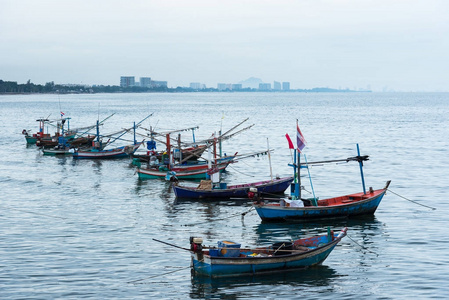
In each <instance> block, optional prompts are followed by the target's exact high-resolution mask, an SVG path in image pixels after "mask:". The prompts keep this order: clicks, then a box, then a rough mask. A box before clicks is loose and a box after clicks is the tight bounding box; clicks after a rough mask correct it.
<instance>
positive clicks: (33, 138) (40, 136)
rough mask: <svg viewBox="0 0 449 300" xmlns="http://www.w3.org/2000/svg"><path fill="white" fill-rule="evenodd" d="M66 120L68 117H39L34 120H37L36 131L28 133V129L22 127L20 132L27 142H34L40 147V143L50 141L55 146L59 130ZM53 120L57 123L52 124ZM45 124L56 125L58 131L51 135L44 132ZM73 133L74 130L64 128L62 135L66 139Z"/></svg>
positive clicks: (71, 136)
mask: <svg viewBox="0 0 449 300" xmlns="http://www.w3.org/2000/svg"><path fill="white" fill-rule="evenodd" d="M67 120H70V118H61V119H58V120H50V119H48V118H40V119H37V120H36V121H37V122H39V131H38V132H37V133H34V134H30V133H29V132H28V130H26V129H24V130H22V134H23V135H24V136H25V140H26V142H27V144H35V145H37V146H39V147H41V146H42V143H46V142H50V143H55V144H54V146H56V145H57V143H58V142H57V141H58V137H60V136H61V134H60V133H59V130H61V129H63V127H64V124H65V122H66V121H67ZM54 122H57V125H54V124H52V123H54ZM45 125H50V126H53V127H56V128H57V130H58V131H57V132H56V133H55V135H53V136H52V135H51V134H49V133H44V127H45ZM75 133H76V132H75V131H73V130H66V131H65V132H64V131H63V134H62V136H63V137H65V138H67V139H69V138H74V137H75Z"/></svg>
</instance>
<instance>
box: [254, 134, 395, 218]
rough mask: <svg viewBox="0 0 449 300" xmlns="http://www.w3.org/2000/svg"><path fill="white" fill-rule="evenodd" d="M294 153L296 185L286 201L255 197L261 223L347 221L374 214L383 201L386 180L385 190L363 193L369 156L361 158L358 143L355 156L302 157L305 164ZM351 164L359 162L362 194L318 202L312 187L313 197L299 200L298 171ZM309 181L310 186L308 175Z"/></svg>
mask: <svg viewBox="0 0 449 300" xmlns="http://www.w3.org/2000/svg"><path fill="white" fill-rule="evenodd" d="M300 135H301V136H302V133H300V131H299V127H298V136H300ZM298 141H299V139H298ZM303 147H304V146H303ZM290 148H291V147H290ZM298 149H299V146H298ZM296 151H297V149H295V155H294V163H293V165H291V166H292V167H293V168H294V175H295V182H294V184H292V187H291V197H289V198H288V199H287V198H285V199H280V200H279V199H275V201H273V199H271V200H272V201H270V199H262V198H258V199H257V201H255V202H254V204H253V206H254V208H255V209H256V212H257V213H258V215H259V217H260V218H261V219H262V220H263V221H290V220H295V221H310V220H317V219H335V218H347V217H352V216H358V215H365V214H374V212H375V211H376V209H377V207H378V206H379V204H380V202H381V201H382V198H383V197H384V195H385V193H386V192H387V189H388V186H389V185H390V182H391V181H387V183H386V185H385V187H384V188H382V189H378V190H373V188H372V187H370V188H369V191H368V192H367V191H366V188H365V179H364V175H363V162H364V161H367V160H368V157H369V156H368V155H365V156H361V155H360V149H359V145H358V144H357V156H355V157H349V158H346V159H337V160H328V161H318V162H307V159H306V158H305V163H300V150H298V152H296ZM296 159H297V160H298V163H296ZM351 161H356V162H358V163H359V166H360V174H361V179H362V187H363V191H362V192H357V193H353V194H348V195H344V196H338V197H332V198H328V199H322V200H319V199H318V198H316V197H315V192H314V189H313V185H312V191H313V198H311V199H303V198H301V188H300V187H301V176H300V169H301V168H307V169H308V168H309V166H311V165H322V164H325V163H340V162H351ZM309 178H310V182H311V184H312V180H311V177H310V173H309Z"/></svg>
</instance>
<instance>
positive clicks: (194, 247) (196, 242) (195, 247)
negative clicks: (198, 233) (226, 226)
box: [190, 236, 203, 261]
mask: <svg viewBox="0 0 449 300" xmlns="http://www.w3.org/2000/svg"><path fill="white" fill-rule="evenodd" d="M202 244H203V239H202V238H199V237H193V236H191V237H190V250H191V251H192V252H193V253H195V254H196V255H197V257H198V260H200V261H201V260H203V246H202Z"/></svg>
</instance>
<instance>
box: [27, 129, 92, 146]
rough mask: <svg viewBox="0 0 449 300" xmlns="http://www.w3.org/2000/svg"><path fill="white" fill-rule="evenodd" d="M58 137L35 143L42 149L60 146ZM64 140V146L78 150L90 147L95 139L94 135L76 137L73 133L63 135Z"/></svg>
mask: <svg viewBox="0 0 449 300" xmlns="http://www.w3.org/2000/svg"><path fill="white" fill-rule="evenodd" d="M59 137H60V136H54V137H52V138H43V139H40V140H38V141H37V142H36V145H37V146H38V147H43V148H52V147H57V146H58V144H60V141H59ZM64 138H65V140H66V144H68V145H69V146H70V147H71V148H79V147H89V146H91V145H92V142H93V141H94V139H95V135H88V136H80V137H76V133H74V132H73V133H71V134H69V135H64Z"/></svg>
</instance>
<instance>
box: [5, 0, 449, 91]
mask: <svg viewBox="0 0 449 300" xmlns="http://www.w3.org/2000/svg"><path fill="white" fill-rule="evenodd" d="M0 5H1V9H0V28H1V30H0V40H1V41H2V42H1V43H0V57H2V59H1V60H0V78H2V79H3V80H10V81H16V82H27V81H28V80H31V81H32V82H35V83H37V84H45V83H47V82H51V81H55V82H58V83H71V84H88V85H94V84H96V85H117V84H118V82H117V78H119V77H120V76H122V75H126V74H134V75H135V76H136V78H137V77H147V76H148V74H151V75H149V76H150V77H154V78H157V79H158V80H159V79H160V80H164V81H167V83H168V87H174V88H176V87H178V86H180V87H188V86H189V84H190V83H191V82H199V83H202V84H205V85H206V86H209V87H212V86H216V84H217V83H235V84H238V83H239V81H242V80H245V79H246V78H250V77H252V76H253V77H256V78H261V79H262V80H263V81H264V82H265V83H271V84H272V88H274V82H275V81H276V82H280V83H282V82H290V88H291V89H310V88H314V87H329V88H335V89H339V88H340V89H347V88H348V89H354V88H355V89H357V90H358V89H366V87H368V86H370V88H371V89H372V90H373V91H389V90H395V91H429V92H430V91H449V78H448V77H447V70H448V69H449V59H448V55H447V53H449V22H448V21H447V19H448V13H447V12H448V11H449V1H445V0H427V1H423V0H408V1H388V0H378V1H359V0H334V1H329V0H323V1H293V0H280V1H262V2H260V1H235V0H230V1H224V2H223V1H217V0H207V1H206V0H192V1H188V2H183V1H176V2H172V1H169V2H166V1H131V2H123V1H117V0H97V1H90V2H89V1H78V2H76V4H75V3H72V2H70V1H69V2H68V1H54V0H48V1H33V0H0ZM276 88H278V85H277V84H276Z"/></svg>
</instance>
